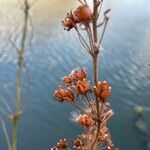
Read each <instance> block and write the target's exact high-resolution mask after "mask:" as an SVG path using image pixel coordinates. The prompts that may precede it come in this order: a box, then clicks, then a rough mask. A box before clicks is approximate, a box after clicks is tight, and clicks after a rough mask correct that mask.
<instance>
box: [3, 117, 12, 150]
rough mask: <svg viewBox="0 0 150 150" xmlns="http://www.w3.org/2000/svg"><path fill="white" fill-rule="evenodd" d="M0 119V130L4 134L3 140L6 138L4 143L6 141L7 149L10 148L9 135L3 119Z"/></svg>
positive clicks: (9, 149)
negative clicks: (0, 128)
mask: <svg viewBox="0 0 150 150" xmlns="http://www.w3.org/2000/svg"><path fill="white" fill-rule="evenodd" d="M0 120H1V127H2V130H3V133H4V136H5V140H6V143H7V146H8V150H11V143H10V138H9V135H8V132H7V128H6V124H5V121H4V120H3V119H2V118H1V119H0Z"/></svg>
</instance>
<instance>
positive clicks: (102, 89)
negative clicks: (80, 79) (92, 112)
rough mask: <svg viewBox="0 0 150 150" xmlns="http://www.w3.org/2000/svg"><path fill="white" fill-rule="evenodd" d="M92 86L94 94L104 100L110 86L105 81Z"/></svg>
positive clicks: (109, 92)
mask: <svg viewBox="0 0 150 150" xmlns="http://www.w3.org/2000/svg"><path fill="white" fill-rule="evenodd" d="M94 88H95V93H96V95H97V96H98V97H99V98H100V99H102V100H106V98H108V97H109V96H110V94H111V87H110V86H109V85H108V83H107V82H106V81H103V82H98V83H97V85H96V87H94Z"/></svg>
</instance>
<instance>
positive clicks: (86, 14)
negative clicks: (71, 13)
mask: <svg viewBox="0 0 150 150" xmlns="http://www.w3.org/2000/svg"><path fill="white" fill-rule="evenodd" d="M75 15H76V16H77V18H78V21H79V22H80V23H87V22H89V21H91V19H92V11H91V9H90V8H89V7H88V6H85V5H84V6H83V5H82V6H79V7H78V8H77V9H76V11H75Z"/></svg>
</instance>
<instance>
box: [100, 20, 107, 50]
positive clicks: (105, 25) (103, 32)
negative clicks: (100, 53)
mask: <svg viewBox="0 0 150 150" xmlns="http://www.w3.org/2000/svg"><path fill="white" fill-rule="evenodd" d="M108 20H109V18H106V19H105V24H104V28H103V31H102V35H101V38H100V40H99V44H98V49H99V47H100V45H101V43H102V40H103V37H104V34H105V30H106V27H107V23H108Z"/></svg>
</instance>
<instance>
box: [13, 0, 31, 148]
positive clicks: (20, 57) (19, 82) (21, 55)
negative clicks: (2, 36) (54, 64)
mask: <svg viewBox="0 0 150 150" xmlns="http://www.w3.org/2000/svg"><path fill="white" fill-rule="evenodd" d="M24 5H25V8H24V13H25V16H24V25H23V31H22V32H23V35H22V39H21V49H20V51H19V52H18V71H17V92H16V111H15V114H14V115H16V118H14V120H13V122H12V124H13V129H12V130H13V131H12V145H11V147H12V150H17V140H18V126H19V121H20V115H17V114H19V112H20V111H21V106H20V102H21V86H22V70H23V63H24V51H25V41H26V34H27V25H28V11H29V8H28V1H27V0H25V1H24Z"/></svg>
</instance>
